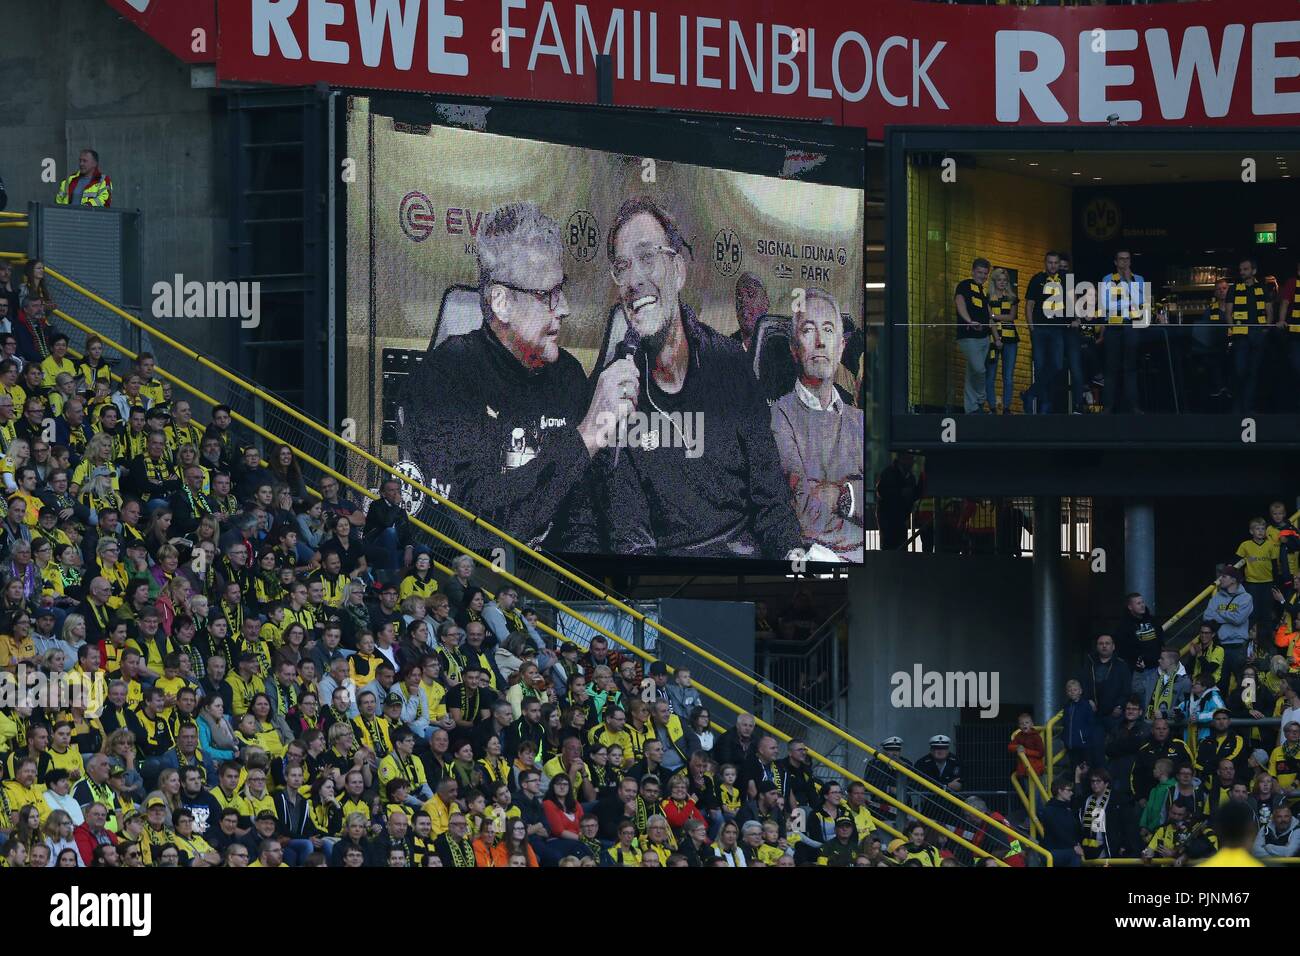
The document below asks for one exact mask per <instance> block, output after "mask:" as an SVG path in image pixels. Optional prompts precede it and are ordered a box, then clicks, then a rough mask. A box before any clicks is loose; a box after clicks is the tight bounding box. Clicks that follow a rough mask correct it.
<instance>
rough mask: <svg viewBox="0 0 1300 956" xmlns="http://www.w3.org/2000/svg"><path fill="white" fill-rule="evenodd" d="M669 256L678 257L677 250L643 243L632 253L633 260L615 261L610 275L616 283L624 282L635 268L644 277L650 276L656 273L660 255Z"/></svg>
mask: <svg viewBox="0 0 1300 956" xmlns="http://www.w3.org/2000/svg"><path fill="white" fill-rule="evenodd" d="M661 253H662V254H663V255H667V256H675V255H677V250H676V249H672V248H670V247H668V246H657V245H654V244H653V243H642V244H641V245H639V246H637V247H636V249H635V250H633V252H632V258H631V259H615V260H614V262H613V264H612V265H611V266H610V269H609V274H610V275H611V276H613V277H614V281H615V282H622V281H623V280H624V279H626V278H627V276H628V273H630V272H631V271H632V269H633V268H634V267H635V268H637V269H639V270H640V271H641V274H642V275H649V274H650V273H652V272H654V269H655V266H657V265H658V264H659V256H660V254H661Z"/></svg>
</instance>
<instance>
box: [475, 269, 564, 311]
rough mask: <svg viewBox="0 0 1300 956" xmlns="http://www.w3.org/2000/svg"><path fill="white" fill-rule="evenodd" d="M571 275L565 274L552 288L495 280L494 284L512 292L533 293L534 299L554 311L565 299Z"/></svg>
mask: <svg viewBox="0 0 1300 956" xmlns="http://www.w3.org/2000/svg"><path fill="white" fill-rule="evenodd" d="M568 282H569V277H568V276H565V277H564V278H563V279H561V280H560V284H559V285H557V286H555V287H554V288H551V289H525V288H524V287H522V286H517V285H511V284H510V283H509V282H501V281H500V280H494V281H493V282H492V285H499V286H501V287H502V288H503V289H509V290H510V291H511V292H522V293H524V294H526V295H531V296H532V297H533V298H534V299H536V300H537V301H538V302H540V303H541V304H542V305H544V306H546V307H547V308H548V309H550V310H551V311H552V312H554V311H555V310H556V309H558V308H559V307H560V303H561V302H563V301H564V287H565V286H566V285H567V284H568Z"/></svg>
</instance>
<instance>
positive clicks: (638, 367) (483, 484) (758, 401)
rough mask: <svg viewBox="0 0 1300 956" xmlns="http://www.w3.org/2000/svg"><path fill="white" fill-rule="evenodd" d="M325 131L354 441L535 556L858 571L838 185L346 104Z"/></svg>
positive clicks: (856, 245)
mask: <svg viewBox="0 0 1300 956" xmlns="http://www.w3.org/2000/svg"><path fill="white" fill-rule="evenodd" d="M682 135H689V133H688V131H687V129H686V128H685V127H683V133H682ZM347 144H348V154H349V157H350V158H351V159H353V160H355V172H356V182H355V183H352V184H350V185H349V186H348V194H347V237H346V242H347V274H346V285H347V329H348V375H347V380H348V399H347V405H348V415H349V416H350V417H351V418H353V419H354V421H355V423H356V428H357V439H358V441H361V442H363V443H365V444H367V446H368V447H370V448H372V449H379V450H380V451H381V453H382V454H383V456H384V457H385V459H386V460H388V461H398V462H400V463H401V465H400V467H401V469H402V470H403V472H404V473H406V474H409V475H410V476H411V477H412V478H414V479H415V480H416V481H417V482H418V483H420V484H422V485H424V486H426V487H428V488H431V489H432V490H434V491H437V492H438V493H440V494H442V495H445V496H446V497H447V498H449V499H450V500H452V501H454V502H456V503H457V504H458V505H460V506H462V507H464V508H466V509H468V510H469V511H471V512H473V513H474V514H475V515H477V516H478V517H479V518H481V519H482V520H484V521H487V522H489V523H491V524H492V525H494V526H496V527H497V528H500V529H503V530H505V531H507V532H509V533H510V534H512V535H513V536H515V537H516V538H518V539H519V540H521V541H524V542H527V543H529V544H530V545H533V546H542V547H545V548H547V549H549V550H552V551H555V552H558V553H564V554H575V555H576V554H595V555H607V554H608V555H637V556H648V557H655V556H672V557H700V558H712V559H717V558H742V559H743V558H750V559H767V560H786V559H788V558H789V557H790V556H791V554H792V553H793V554H794V555H795V556H796V558H798V557H806V558H807V559H808V560H810V561H818V560H824V561H831V560H838V561H849V562H860V561H861V559H862V550H863V526H864V519H863V511H864V506H865V503H866V501H865V495H864V483H863V447H864V442H865V438H866V436H865V426H864V421H863V415H862V412H861V406H862V403H863V398H862V383H863V376H862V363H863V346H862V342H863V321H862V287H863V286H862V268H863V265H862V250H863V233H862V230H863V208H864V199H863V193H862V191H861V190H858V189H851V188H844V187H836V186H828V185H822V184H819V183H811V182H805V181H799V180H795V179H786V178H779V177H775V176H772V177H768V176H759V175H754V174H752V173H741V172H736V171H733V170H728V169H719V168H707V167H705V166H700V165H691V164H687V163H682V162H668V161H663V160H657V159H655V158H654V157H650V156H633V155H621V154H618V153H615V152H606V151H600V150H595V149H585V148H578V147H575V146H572V145H560V144H557V143H551V142H543V141H538V140H535V139H524V138H517V137H510V136H502V135H497V134H494V133H488V132H482V131H479V130H476V129H466V128H457V127H454V126H439V125H431V126H415V127H413V126H411V125H410V124H407V123H402V122H398V121H395V120H394V119H393V118H392V117H389V116H382V115H378V114H372V113H371V112H370V110H369V103H368V101H367V100H365V99H362V98H354V99H353V100H352V101H351V104H350V107H349V110H348V114H347ZM736 148H737V149H743V148H744V145H743V144H739V143H738V144H737V146H736ZM796 165H797V160H796ZM408 504H409V506H410V507H411V508H412V509H415V510H424V509H433V508H436V507H438V506H437V505H435V504H434V503H433V502H431V501H428V500H424V498H423V496H420V495H418V494H416V495H413V496H409V497H408ZM442 510H443V511H444V512H445V511H446V510H447V509H442ZM467 530H469V531H472V529H467Z"/></svg>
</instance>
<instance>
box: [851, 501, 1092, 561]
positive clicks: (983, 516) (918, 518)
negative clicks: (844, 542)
mask: <svg viewBox="0 0 1300 956" xmlns="http://www.w3.org/2000/svg"><path fill="white" fill-rule="evenodd" d="M923 500H924V501H926V502H933V509H934V510H933V511H931V510H927V511H925V512H924V513H922V512H913V513H912V515H911V518H910V520H909V523H908V535H907V541H906V543H905V544H904V545H903V547H902V548H901V549H900V550H903V551H912V552H917V553H920V552H936V553H949V554H965V555H1001V556H1004V557H1027V556H1030V555H1032V554H1033V553H1034V524H1033V514H1034V499H1033V498H1030V497H1025V496H1017V497H1008V498H926V499H923ZM1092 531H1093V506H1092V499H1091V498H1062V499H1061V555H1062V557H1070V558H1085V557H1087V556H1088V555H1089V554H1090V553H1091V552H1092ZM867 549H868V550H879V549H880V533H879V532H878V531H875V530H870V529H869V530H868V531H867Z"/></svg>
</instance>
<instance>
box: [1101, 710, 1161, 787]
mask: <svg viewBox="0 0 1300 956" xmlns="http://www.w3.org/2000/svg"><path fill="white" fill-rule="evenodd" d="M1150 739H1151V725H1150V724H1148V723H1147V722H1146V721H1145V720H1143V719H1142V702H1141V701H1140V700H1138V699H1137V698H1136V697H1134V698H1130V699H1129V700H1128V701H1127V702H1126V703H1125V704H1124V717H1123V719H1121V720H1120V722H1119V723H1117V724H1116V725H1115V726H1114V728H1113V729H1112V730H1111V731H1110V733H1109V734H1108V735H1107V737H1106V765H1107V767H1109V768H1110V773H1111V777H1112V778H1114V779H1113V781H1112V788H1113V789H1114V791H1115V797H1116V799H1119V800H1123V801H1131V800H1132V799H1133V788H1132V786H1131V781H1130V779H1129V778H1130V775H1131V774H1132V772H1133V764H1134V763H1135V762H1136V761H1137V756H1138V751H1139V750H1140V749H1141V747H1142V745H1143V744H1144V743H1146V742H1147V741H1148V740H1150Z"/></svg>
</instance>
